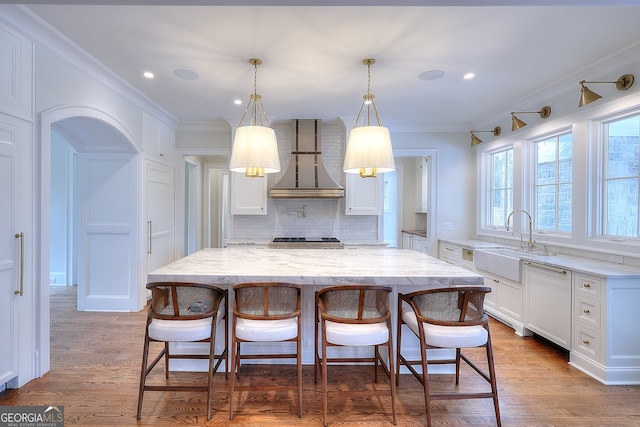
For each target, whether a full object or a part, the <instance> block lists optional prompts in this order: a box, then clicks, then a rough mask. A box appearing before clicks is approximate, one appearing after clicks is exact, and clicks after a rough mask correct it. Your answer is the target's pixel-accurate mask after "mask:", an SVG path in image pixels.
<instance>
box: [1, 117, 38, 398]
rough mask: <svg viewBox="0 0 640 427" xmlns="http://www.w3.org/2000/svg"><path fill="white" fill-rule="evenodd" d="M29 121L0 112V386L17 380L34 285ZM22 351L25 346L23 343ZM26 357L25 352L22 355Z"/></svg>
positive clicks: (2, 387) (29, 341) (28, 339)
mask: <svg viewBox="0 0 640 427" xmlns="http://www.w3.org/2000/svg"><path fill="white" fill-rule="evenodd" d="M30 128H31V126H30V124H28V123H26V122H23V121H21V120H19V119H15V118H12V117H8V116H4V115H1V114H0V200H2V208H1V209H0V346H2V351H0V390H2V389H4V388H5V384H6V383H9V386H10V387H16V386H19V385H20V384H19V383H21V382H26V381H17V377H18V375H19V372H20V371H19V361H20V359H21V357H20V356H21V350H20V347H19V346H20V345H23V346H30V345H31V337H29V336H28V335H27V334H25V335H24V336H23V338H26V339H25V340H24V341H25V342H24V343H22V344H21V343H20V341H19V340H18V337H19V336H21V334H20V332H21V330H24V329H25V328H27V330H28V327H29V326H30V324H31V321H32V319H31V317H30V314H31V313H32V307H33V301H34V294H33V292H34V286H33V275H32V271H33V270H32V264H33V261H32V260H33V258H32V256H31V254H32V251H33V231H32V228H31V223H32V220H33V218H32V215H33V214H32V212H33V210H32V206H33V204H32V200H31V198H32V197H33V188H32V187H33V185H32V183H33V181H32V176H33V170H32V167H31V163H30V160H31V158H32V156H31V152H32V150H31V145H32V144H31V133H30ZM25 351H28V349H25ZM23 359H25V360H27V364H28V361H29V360H30V356H29V357H26V356H25V357H23Z"/></svg>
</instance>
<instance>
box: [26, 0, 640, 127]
mask: <svg viewBox="0 0 640 427" xmlns="http://www.w3.org/2000/svg"><path fill="white" fill-rule="evenodd" d="M27 3H29V2H27ZM37 3H40V4H33V5H29V6H28V7H29V8H30V9H31V10H32V11H33V12H34V13H35V14H37V15H39V16H40V17H41V18H42V19H44V20H45V21H46V22H47V23H48V24H50V25H51V26H53V27H54V28H55V29H57V31H59V32H60V33H62V34H63V35H64V36H65V37H67V38H68V39H69V40H71V41H72V42H73V43H75V44H77V46H79V47H80V48H81V49H83V50H85V51H86V52H87V53H88V54H89V55H91V56H93V57H95V58H96V59H97V60H98V61H100V62H101V63H103V64H104V65H106V66H107V67H108V68H109V69H110V70H112V71H113V72H114V73H116V74H117V75H119V76H120V77H121V78H122V79H124V80H125V81H126V82H128V83H129V84H130V85H131V86H133V87H135V88H136V89H137V90H138V91H139V92H141V93H142V94H144V96H146V97H147V98H149V99H150V100H152V101H153V102H155V103H156V104H158V105H159V106H161V107H162V108H163V109H165V110H166V111H167V112H168V113H170V114H171V115H172V116H174V117H175V119H176V120H177V121H178V122H180V123H191V122H195V123H202V122H212V121H216V120H217V119H225V120H227V121H228V122H229V123H230V124H231V125H232V126H236V125H237V124H238V122H239V120H240V117H241V115H242V112H243V110H244V105H246V102H247V101H248V99H249V95H250V93H252V92H253V77H254V70H253V66H251V65H250V64H249V62H248V60H249V59H250V58H254V57H257V58H260V59H262V60H263V65H262V66H260V67H258V73H257V91H258V93H259V94H261V95H262V97H263V103H264V106H265V109H266V112H267V115H268V116H269V118H270V119H271V121H272V122H274V121H277V120H285V119H286V120H288V119H292V118H320V119H324V120H331V119H335V118H337V117H341V118H344V119H345V122H346V123H347V125H348V126H351V125H352V123H353V122H352V121H353V120H354V119H355V116H356V114H357V112H358V109H359V107H360V104H361V101H362V95H364V94H365V93H366V91H367V68H366V66H364V65H363V64H362V60H363V59H365V58H369V57H370V58H374V59H375V60H376V63H375V64H374V65H373V66H372V67H371V92H372V93H373V94H375V100H376V105H377V107H378V110H379V112H380V116H381V119H382V124H383V125H385V126H388V127H389V128H390V129H391V130H392V132H394V131H468V130H471V128H472V126H473V125H474V124H475V123H478V122H481V121H482V120H483V119H485V118H486V117H489V116H491V115H495V114H502V113H503V112H504V115H505V117H508V114H509V112H510V111H512V109H514V108H515V109H517V110H520V111H530V110H531V109H534V111H535V109H537V108H539V107H540V106H541V105H527V103H526V100H527V99H530V98H531V97H532V95H535V94H536V93H538V92H540V91H542V90H548V89H549V88H552V87H554V85H558V84H560V83H564V84H565V86H566V85H567V84H569V83H571V84H574V83H575V98H576V103H577V101H578V96H579V86H578V81H579V80H582V79H587V80H589V78H590V76H589V75H585V74H584V72H585V71H587V70H589V68H590V67H592V66H593V65H594V64H597V63H599V62H601V61H602V60H603V59H605V58H607V57H610V56H611V55H612V54H615V53H616V52H617V51H619V50H621V49H623V48H627V47H628V46H630V45H636V44H638V43H639V42H640V25H638V21H639V20H640V2H638V1H629V0H627V1H616V0H613V1H611V0H609V1H607V0H602V1H575V0H560V1H552V0H547V1H545V0H539V1H533V0H531V1H527V0H524V1H519V2H517V3H518V4H519V6H509V4H513V3H516V1H515V0H513V1H508V0H493V1H482V2H481V1H475V0H466V1H458V2H453V1H445V0H440V1H437V0H434V1H428V0H427V1H419V0H413V1H407V0H400V1H394V0H378V1H375V2H371V1H369V2H365V1H362V0H360V1H358V0H346V1H339V0H333V1H325V2H322V1H320V0H316V1H312V0H306V1H298V2H296V1H295V0H288V1H286V0H274V1H267V2H265V1H260V0H238V1H233V0H227V1H206V0H200V1H197V0H196V1H187V2H181V6H172V5H170V4H169V3H170V2H166V1H154V0H148V1H142V2H138V3H139V5H137V6H133V5H117V3H124V2H123V1H113V2H111V4H108V3H110V2H108V1H106V2H105V1H101V2H97V3H102V4H101V5H86V4H87V2H86V1H85V2H81V3H84V5H74V4H69V3H74V1H66V2H65V3H67V4H66V5H60V4H42V3H47V2H46V1H44V0H40V1H38V2H37ZM92 3H93V2H92ZM174 3H175V0H174ZM365 3H367V4H368V5H369V6H363V4H365ZM417 3H420V4H422V5H425V4H426V5H429V6H415V5H414V4H417ZM527 3H528V4H547V5H549V6H530V5H529V6H523V4H527ZM185 4H189V6H185ZM212 4H215V6H211V5H212ZM265 4H268V5H270V6H264V5H265ZM291 4H298V5H300V4H302V5H303V6H290V5H291ZM313 4H325V6H313ZM327 4H339V5H341V6H326V5H327ZM371 4H375V5H376V6H371ZM442 4H459V5H460V6H442ZM465 4H467V5H468V4H474V5H477V4H483V6H466V5H465ZM577 4H579V5H577ZM176 70H189V71H182V72H180V71H178V72H177V74H178V76H176ZM433 70H441V71H443V72H444V75H443V76H442V77H441V78H438V79H435V80H422V79H420V78H419V76H420V75H421V73H424V72H428V71H433ZM144 71H151V72H153V73H154V74H155V78H153V79H151V80H149V79H145V78H144V77H143V76H142V73H143V72H144ZM468 72H473V73H475V78H473V79H471V80H465V79H463V75H464V74H465V73H468ZM181 73H182V76H183V77H180V76H179V75H180V74H181ZM192 75H193V76H195V75H197V78H195V79H193V78H190V77H192ZM185 76H186V77H188V78H184V77H185ZM617 77H618V76H617V75H616V76H611V78H612V79H613V80H615V79H617ZM236 99H241V100H242V101H243V105H241V106H238V105H235V104H234V100H236Z"/></svg>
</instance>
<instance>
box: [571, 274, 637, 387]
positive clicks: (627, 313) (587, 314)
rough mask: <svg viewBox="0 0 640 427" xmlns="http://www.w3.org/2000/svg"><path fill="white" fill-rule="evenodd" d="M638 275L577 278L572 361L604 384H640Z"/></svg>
mask: <svg viewBox="0 0 640 427" xmlns="http://www.w3.org/2000/svg"><path fill="white" fill-rule="evenodd" d="M638 301H640V280H638V278H637V276H635V277H632V276H626V277H625V276H624V275H621V276H615V275H613V276H609V277H601V276H594V275H589V274H584V273H574V274H573V310H572V312H573V316H572V322H573V330H572V332H573V336H572V345H571V353H570V356H569V363H570V364H571V365H572V366H574V367H576V368H578V369H580V370H581V371H583V372H585V373H587V374H588V375H590V376H592V377H593V378H595V379H597V380H598V381H600V382H602V383H604V384H608V385H609V384H611V385H613V384H640V339H639V336H638V328H637V326H636V325H637V323H638Z"/></svg>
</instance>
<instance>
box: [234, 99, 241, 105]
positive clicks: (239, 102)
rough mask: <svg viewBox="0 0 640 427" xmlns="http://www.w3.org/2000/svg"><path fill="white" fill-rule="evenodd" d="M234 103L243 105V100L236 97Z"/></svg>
mask: <svg viewBox="0 0 640 427" xmlns="http://www.w3.org/2000/svg"><path fill="white" fill-rule="evenodd" d="M233 103H234V104H236V105H242V100H241V99H235V100H234V101H233Z"/></svg>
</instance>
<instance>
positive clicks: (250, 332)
mask: <svg viewBox="0 0 640 427" xmlns="http://www.w3.org/2000/svg"><path fill="white" fill-rule="evenodd" d="M297 336H298V320H297V319H296V318H293V319H282V320H251V319H237V320H236V337H238V338H239V339H241V340H245V341H286V340H290V339H293V338H295V337H297Z"/></svg>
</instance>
